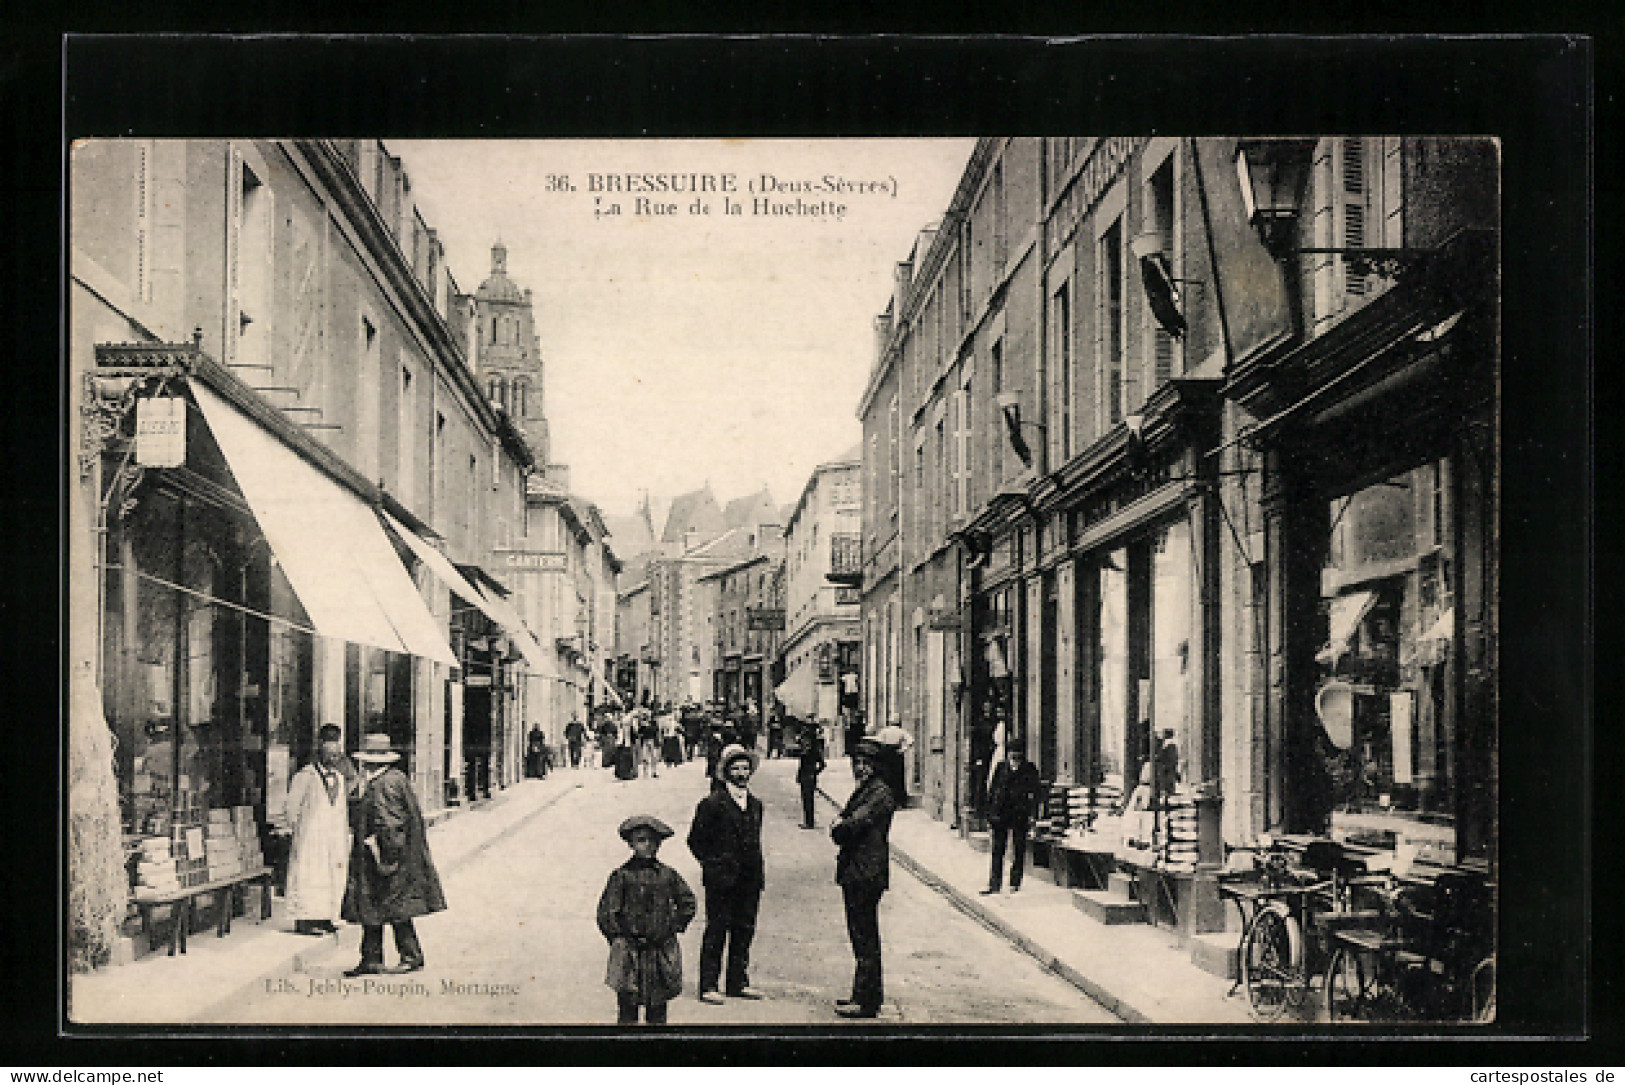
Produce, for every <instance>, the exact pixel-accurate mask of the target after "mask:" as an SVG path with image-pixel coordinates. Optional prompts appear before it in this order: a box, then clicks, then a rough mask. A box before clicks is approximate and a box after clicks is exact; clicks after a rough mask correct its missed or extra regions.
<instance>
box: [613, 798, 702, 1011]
mask: <svg viewBox="0 0 1625 1085" xmlns="http://www.w3.org/2000/svg"><path fill="white" fill-rule="evenodd" d="M619 831H620V834H621V839H622V840H624V841H626V843H627V845H628V846H629V847H630V848H631V849H632V858H630V859H628V860H627V861H626V862H625V863H623V864H622V865H621V866H618V867H616V868H615V869H614V870H612V871H610V875H609V881H608V882H607V883H606V884H605V885H604V891H603V893H602V894H601V895H600V896H599V898H598V929H599V930H600V931H602V932H603V935H604V937H605V938H606V939H608V940H609V964H608V966H607V967H606V969H605V972H604V983H605V984H606V985H608V986H609V987H610V988H611V989H612V990H613V991H614V992H615V998H616V1001H617V1002H618V1003H619V1004H620V1014H619V1016H618V1017H617V1018H616V1023H617V1024H621V1025H635V1024H637V1023H638V1010H639V1009H640V1008H641V1009H642V1010H643V1017H644V1020H645V1022H647V1023H648V1024H651V1025H664V1024H665V1023H666V1003H668V1002H670V1001H671V1000H672V999H674V998H676V997H677V996H678V995H680V994H682V992H683V951H682V947H681V946H679V945H678V943H677V936H678V935H679V934H681V933H683V932H684V931H685V930H687V929H688V925H689V924H690V923H692V922H693V921H694V912H695V902H694V891H693V890H692V889H690V888H689V887H688V882H686V881H684V880H683V876H682V875H681V874H679V873H677V871H675V870H673V869H672V868H671V867H669V866H667V865H666V864H665V863H662V862H661V861H660V860H658V859H656V858H655V855H656V853H657V852H659V851H660V845H661V844H662V843H663V842H664V841H665V839H666V838H667V837H669V836H671V835H672V830H671V829H670V828H669V827H668V826H667V825H666V823H665V822H663V821H661V820H660V819H659V818H655V817H650V816H648V815H647V814H639V815H637V816H635V817H629V818H627V819H626V820H625V821H623V822H621V827H620V830H619Z"/></svg>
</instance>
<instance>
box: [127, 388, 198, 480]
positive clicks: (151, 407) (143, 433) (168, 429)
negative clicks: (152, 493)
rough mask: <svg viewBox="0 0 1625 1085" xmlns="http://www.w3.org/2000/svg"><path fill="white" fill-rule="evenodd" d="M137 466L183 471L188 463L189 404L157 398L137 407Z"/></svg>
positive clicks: (174, 398) (178, 398) (172, 397)
mask: <svg viewBox="0 0 1625 1085" xmlns="http://www.w3.org/2000/svg"><path fill="white" fill-rule="evenodd" d="M135 462H136V463H137V464H139V465H140V466H142V467H179V466H181V464H183V463H185V462H186V401H185V400H184V399H181V398H180V397H179V396H154V397H151V398H148V399H143V400H140V401H139V402H137V403H136V405H135Z"/></svg>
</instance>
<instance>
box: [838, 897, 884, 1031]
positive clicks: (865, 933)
mask: <svg viewBox="0 0 1625 1085" xmlns="http://www.w3.org/2000/svg"><path fill="white" fill-rule="evenodd" d="M884 892H885V890H884V889H880V888H878V887H874V886H868V885H843V886H841V899H842V900H843V901H844V902H845V904H846V933H847V937H849V938H850V939H851V940H852V957H853V960H854V961H856V967H855V968H854V969H853V971H852V1001H853V1002H854V1003H856V1004H857V1006H858V1007H859V1008H860V1009H863V1010H878V1009H880V1005H881V1003H883V1002H884V1001H885V1000H886V990H885V984H884V983H883V982H882V980H881V974H880V895H881V894H882V893H884Z"/></svg>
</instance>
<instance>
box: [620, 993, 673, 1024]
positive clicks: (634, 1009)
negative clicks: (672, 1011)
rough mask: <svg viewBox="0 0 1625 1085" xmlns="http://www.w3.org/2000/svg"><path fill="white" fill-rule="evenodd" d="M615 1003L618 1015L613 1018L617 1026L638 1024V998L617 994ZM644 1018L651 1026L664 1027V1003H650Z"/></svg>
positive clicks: (631, 995)
mask: <svg viewBox="0 0 1625 1085" xmlns="http://www.w3.org/2000/svg"><path fill="white" fill-rule="evenodd" d="M615 999H616V1001H617V1002H618V1003H619V1004H620V1014H619V1015H618V1016H617V1017H616V1018H615V1023H616V1024H617V1025H635V1024H637V1023H638V996H637V995H633V994H627V993H626V992H624V991H620V992H617V993H616V995H615ZM644 1014H645V1017H646V1019H647V1021H648V1023H649V1024H651V1025H664V1024H665V1023H666V1004H665V1003H664V1002H651V1003H649V1005H648V1007H647V1008H646V1009H645V1011H644Z"/></svg>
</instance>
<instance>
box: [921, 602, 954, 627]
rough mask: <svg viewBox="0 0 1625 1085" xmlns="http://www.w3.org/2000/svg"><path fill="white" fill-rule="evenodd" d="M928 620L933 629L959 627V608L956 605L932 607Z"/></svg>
mask: <svg viewBox="0 0 1625 1085" xmlns="http://www.w3.org/2000/svg"><path fill="white" fill-rule="evenodd" d="M927 620H928V623H929V624H930V626H931V628H932V629H958V628H959V610H958V609H957V608H955V607H932V608H931V613H930V616H929V618H928V619H927Z"/></svg>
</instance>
